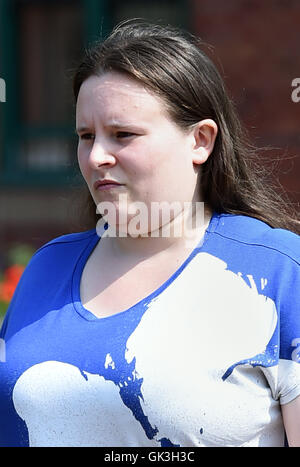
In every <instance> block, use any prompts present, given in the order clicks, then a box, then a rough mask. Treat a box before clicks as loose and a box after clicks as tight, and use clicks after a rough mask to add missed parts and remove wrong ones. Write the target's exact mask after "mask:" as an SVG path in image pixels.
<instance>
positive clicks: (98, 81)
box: [77, 72, 166, 120]
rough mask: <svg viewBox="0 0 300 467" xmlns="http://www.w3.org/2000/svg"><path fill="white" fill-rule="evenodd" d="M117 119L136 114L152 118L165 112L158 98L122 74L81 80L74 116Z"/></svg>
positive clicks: (109, 74) (113, 73)
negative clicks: (75, 114)
mask: <svg viewBox="0 0 300 467" xmlns="http://www.w3.org/2000/svg"><path fill="white" fill-rule="evenodd" d="M92 114H93V115H95V116H96V114H97V116H98V117H102V118H109V119H119V118H120V117H123V118H124V117H126V118H128V117H129V116H130V117H135V119H139V118H143V119H145V120H147V119H150V120H152V119H153V118H154V117H155V116H156V117H157V116H158V115H163V114H166V111H165V106H164V104H163V102H162V101H161V100H160V99H159V97H157V96H155V95H154V94H153V93H151V92H150V91H149V90H148V89H147V88H146V87H145V86H143V84H142V83H140V82H138V81H137V80H135V79H133V78H130V77H127V76H126V75H123V74H121V73H116V72H108V73H105V74H103V75H101V76H91V77H89V78H88V79H87V80H86V81H84V82H83V84H82V86H81V88H80V91H79V95H78V99H77V116H78V115H79V116H81V117H84V118H88V117H89V116H91V115H92Z"/></svg>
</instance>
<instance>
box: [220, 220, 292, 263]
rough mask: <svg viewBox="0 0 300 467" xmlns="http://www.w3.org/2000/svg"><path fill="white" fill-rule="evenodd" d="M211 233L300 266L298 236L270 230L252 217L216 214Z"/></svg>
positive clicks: (289, 232)
mask: <svg viewBox="0 0 300 467" xmlns="http://www.w3.org/2000/svg"><path fill="white" fill-rule="evenodd" d="M212 233H214V234H216V235H218V236H220V237H222V238H223V239H226V240H227V241H228V242H235V243H239V244H240V245H243V246H244V248H247V247H248V249H250V250H253V252H254V250H256V251H257V249H259V250H261V251H263V252H264V253H266V254H267V253H270V254H273V255H274V254H275V255H276V256H277V257H282V258H286V259H290V260H292V261H293V262H295V263H296V264H298V265H300V236H299V235H297V234H296V233H294V232H291V231H289V230H286V229H278V228H272V227H271V226H270V225H268V224H266V223H265V222H263V221H261V220H259V219H256V218H254V217H250V216H244V215H234V214H217V215H215V222H214V224H213V228H212Z"/></svg>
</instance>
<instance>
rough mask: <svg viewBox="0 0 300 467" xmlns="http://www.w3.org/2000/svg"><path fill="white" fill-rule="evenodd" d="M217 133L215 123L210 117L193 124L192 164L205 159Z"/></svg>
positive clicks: (200, 162)
mask: <svg viewBox="0 0 300 467" xmlns="http://www.w3.org/2000/svg"><path fill="white" fill-rule="evenodd" d="M217 134H218V127H217V124H216V123H215V121H214V120H212V119H210V118H207V119H205V120H201V121H200V122H198V123H197V124H196V125H194V126H193V130H192V133H191V136H192V145H193V148H192V151H193V163H194V164H203V163H204V162H206V161H207V159H208V157H209V156H210V154H211V153H212V151H213V148H214V144H215V141H216V137H217Z"/></svg>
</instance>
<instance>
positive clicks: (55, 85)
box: [0, 0, 300, 314]
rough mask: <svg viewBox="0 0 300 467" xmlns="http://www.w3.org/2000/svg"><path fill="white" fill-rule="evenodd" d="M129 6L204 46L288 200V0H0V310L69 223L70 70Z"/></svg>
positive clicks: (297, 57)
mask: <svg viewBox="0 0 300 467" xmlns="http://www.w3.org/2000/svg"><path fill="white" fill-rule="evenodd" d="M133 17H142V18H145V19H148V20H153V21H156V20H160V21H161V22H162V23H166V24H172V25H175V26H180V27H183V28H185V29H187V30H189V31H191V32H193V33H194V34H196V35H198V36H200V37H201V38H202V39H203V40H204V41H205V42H207V43H208V44H210V45H211V48H210V52H209V53H210V55H211V57H212V59H213V60H214V62H215V63H216V65H217V67H218V68H219V70H220V72H221V74H222V76H223V77H224V79H225V83H226V86H227V89H228V90H229V93H230V95H231V97H232V99H233V100H234V102H235V103H236V107H237V110H238V112H239V114H240V117H241V119H242V122H243V123H244V125H245V126H246V128H247V129H248V131H249V134H250V136H251V138H252V141H253V143H254V144H255V145H258V146H260V147H266V146H271V147H273V149H272V150H270V151H268V153H267V156H266V154H264V155H263V156H262V160H263V163H264V164H266V163H268V161H272V160H275V161H277V162H276V163H275V164H273V163H271V165H270V170H274V177H277V178H278V180H279V182H280V184H281V186H282V188H283V190H284V191H285V192H286V193H287V194H288V196H289V198H290V200H291V201H293V202H294V203H300V188H299V178H300V157H299V155H300V131H299V128H300V102H295V101H293V99H292V92H293V90H294V88H293V87H292V81H293V80H294V79H295V78H299V79H300V47H299V44H300V40H299V39H300V37H299V35H300V32H299V20H300V1H299V0H264V1H262V0H226V1H224V0H59V1H57V0H0V78H1V79H2V80H4V81H5V84H6V88H5V102H0V314H1V312H2V314H3V313H4V312H5V309H6V307H7V304H8V303H9V300H10V298H11V296H12V293H13V291H14V289H15V286H16V283H17V282H18V279H19V277H20V274H21V273H22V270H23V269H24V267H25V265H26V264H27V262H28V260H29V258H30V257H31V255H32V254H33V252H34V251H35V250H36V249H37V248H38V247H39V246H41V245H42V244H44V243H45V242H47V241H48V240H50V239H52V238H53V237H55V236H58V235H62V234H65V233H69V232H70V231H74V225H73V220H75V221H76V216H77V215H78V213H77V211H76V207H75V209H74V206H76V200H77V199H78V198H79V197H80V195H81V189H82V180H81V177H80V174H79V172H78V168H77V160H76V143H77V141H76V137H75V133H74V122H75V119H74V117H75V113H74V104H73V100H72V92H71V87H72V86H71V78H70V76H71V72H72V69H74V67H75V66H76V64H77V63H78V61H79V59H80V57H81V55H82V52H83V50H84V49H85V47H87V46H88V44H89V43H91V42H93V41H94V40H96V39H98V38H99V37H101V36H102V37H103V36H105V35H106V34H107V33H108V32H109V31H110V30H111V29H112V27H113V26H114V25H115V24H117V23H118V22H119V21H121V20H124V19H129V18H133ZM1 82H2V81H0V83H1ZM2 83H3V82H2ZM299 84H300V82H299ZM298 96H299V98H300V90H299V93H298ZM1 100H2V101H3V100H4V99H3V88H2V99H1V98H0V101H1Z"/></svg>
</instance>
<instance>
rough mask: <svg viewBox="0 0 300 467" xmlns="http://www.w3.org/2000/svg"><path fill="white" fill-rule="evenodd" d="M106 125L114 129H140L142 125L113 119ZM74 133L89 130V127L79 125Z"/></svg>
mask: <svg viewBox="0 0 300 467" xmlns="http://www.w3.org/2000/svg"><path fill="white" fill-rule="evenodd" d="M106 127H109V128H114V129H122V128H128V127H130V128H132V129H135V130H142V127H141V126H139V125H136V124H135V123H130V122H128V123H122V122H116V121H113V122H109V123H108V124H107V125H106ZM75 132H76V133H84V132H91V129H90V128H89V127H86V126H81V127H78V128H77V129H76V130H75Z"/></svg>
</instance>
